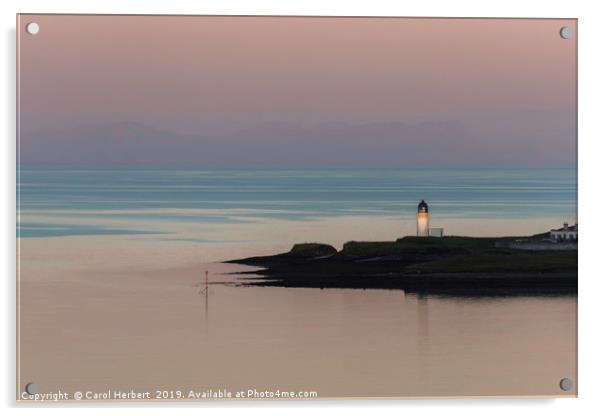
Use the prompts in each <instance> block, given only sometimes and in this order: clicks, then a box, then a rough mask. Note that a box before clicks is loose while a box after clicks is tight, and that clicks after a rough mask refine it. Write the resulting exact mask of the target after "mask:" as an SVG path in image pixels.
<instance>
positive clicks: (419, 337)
mask: <svg viewBox="0 0 602 416" xmlns="http://www.w3.org/2000/svg"><path fill="white" fill-rule="evenodd" d="M19 179H20V187H19V190H20V194H19V196H20V215H19V221H20V227H19V231H20V235H21V237H24V238H22V239H20V240H19V244H18V250H19V280H18V287H19V292H18V293H19V301H18V305H19V307H20V309H19V326H18V328H19V351H18V352H19V361H18V362H19V367H18V371H19V374H18V384H19V386H20V388H23V386H24V385H25V384H26V383H28V382H31V381H32V380H34V381H35V382H36V384H37V385H38V386H40V387H39V388H40V392H51V391H52V392H56V391H58V390H61V391H66V392H69V393H71V394H73V392H75V391H97V392H103V391H106V390H107V389H121V390H123V391H129V390H130V389H134V390H137V391H152V392H155V391H156V390H169V391H185V392H186V394H188V391H189V390H195V391H199V390H207V389H214V390H217V389H223V388H226V389H229V390H230V391H239V390H240V391H245V392H246V391H248V390H249V389H257V390H269V391H275V390H280V391H316V392H317V393H318V394H319V397H322V398H326V397H396V396H429V395H436V396H456V395H470V396H474V395H487V396H493V395H510V396H517V395H536V396H541V395H573V394H575V393H576V387H575V389H574V390H572V391H568V392H563V391H561V390H560V389H559V387H558V383H559V380H560V379H561V378H563V377H569V378H571V379H573V380H574V381H575V386H576V385H577V380H576V376H577V360H576V345H577V336H576V334H577V332H576V328H577V327H576V323H577V322H576V317H577V299H576V297H575V296H545V297H543V296H522V297H507V298H505V297H499V298H498V297H493V298H488V297H481V298H464V297H440V296H430V295H416V294H411V293H404V292H403V291H401V290H353V289H345V290H341V289H325V290H320V289H304V288H301V289H296V288H295V289H291V288H278V287H248V286H241V285H239V283H240V281H241V280H240V275H232V274H230V273H232V272H237V271H241V268H243V266H239V265H234V264H229V263H222V262H221V261H222V260H225V259H233V258H242V257H245V256H250V255H259V254H266V255H269V254H274V253H278V252H282V251H283V250H287V249H289V248H290V247H291V245H292V244H294V243H296V242H304V241H320V242H325V243H330V244H333V245H335V246H337V247H339V248H340V247H341V245H342V244H343V243H344V242H345V241H349V240H352V239H356V240H359V239H364V240H391V239H395V238H398V237H400V236H403V235H409V234H412V233H415V232H416V228H415V212H416V205H417V204H418V202H419V201H420V200H421V199H425V200H426V201H428V203H429V204H430V214H431V224H432V226H434V227H435V226H436V227H444V228H445V232H446V233H447V234H463V235H501V234H506V235H507V234H512V235H517V234H529V233H535V232H541V231H546V230H549V229H550V228H551V227H556V226H560V225H561V222H562V221H573V220H574V215H575V196H576V184H575V172H574V171H573V170H568V169H565V170H563V169H549V170H548V169H546V170H543V169H541V170H526V169H525V170H427V169H424V170H416V169H413V170H402V169H399V170H376V169H371V170H368V169H365V170H315V169H311V170H309V169H307V170H22V171H21V172H20V178H19ZM206 272H207V273H208V274H207V276H208V282H209V283H210V284H209V285H208V287H204V286H203V285H204V282H205V276H206V275H205V273H206Z"/></svg>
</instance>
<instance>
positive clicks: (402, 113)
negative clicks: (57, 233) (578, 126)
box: [19, 15, 577, 152]
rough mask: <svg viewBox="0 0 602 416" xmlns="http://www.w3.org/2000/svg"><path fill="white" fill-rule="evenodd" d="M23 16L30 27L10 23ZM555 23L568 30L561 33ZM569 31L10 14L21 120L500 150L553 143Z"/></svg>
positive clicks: (35, 126)
mask: <svg viewBox="0 0 602 416" xmlns="http://www.w3.org/2000/svg"><path fill="white" fill-rule="evenodd" d="M30 21H35V22H37V23H39V25H40V32H39V34H37V35H35V36H31V35H27V34H25V33H24V31H23V28H24V26H25V25H26V24H27V23H28V22H30ZM562 26H570V27H571V28H572V29H573V33H574V34H575V36H574V37H573V38H572V39H569V40H564V39H562V38H561V37H560V36H559V30H560V28H561V27H562ZM576 29H577V28H576V21H575V20H556V19H548V20H531V19H529V20H527V19H524V20H516V19H427V18H412V19H404V18H324V17H321V18H306V17H281V18H280V17H279V18H277V17H199V16H197V17H194V16H178V17H176V16H83V15H67V16H62V15H22V16H21V17H20V20H19V56H20V58H19V65H20V92H21V95H20V99H21V101H20V102H21V107H20V110H21V112H20V115H21V122H22V124H21V127H22V131H23V132H27V131H38V130H49V129H51V130H62V129H70V128H74V127H79V126H82V125H87V124H94V125H103V124H105V123H107V124H110V123H115V122H120V121H128V122H135V123H140V124H142V125H146V126H149V127H153V128H157V129H162V130H166V131H170V132H174V133H177V134H191V135H223V134H230V133H234V132H238V131H240V130H245V129H249V128H253V127H255V126H261V125H263V124H265V123H274V122H277V123H290V124H291V125H295V126H301V127H305V128H318V130H319V129H320V128H321V127H320V126H322V124H324V123H328V125H329V124H332V123H334V124H337V123H341V124H360V125H361V124H370V123H391V122H401V123H406V124H419V123H423V122H454V123H458V124H460V125H463V126H465V127H466V128H467V129H469V130H471V131H472V132H473V134H474V135H475V136H482V137H483V140H485V141H487V140H491V141H495V140H498V141H499V140H501V139H503V140H506V141H507V143H508V146H510V147H512V145H513V143H522V145H524V141H525V140H530V138H531V137H532V136H533V135H534V134H535V135H536V136H537V137H536V138H534V140H535V141H534V142H533V146H543V145H545V140H544V138H545V137H552V136H553V137H555V138H554V139H553V141H552V143H558V142H559V141H562V140H566V143H567V146H564V147H563V148H562V149H559V152H566V151H567V149H570V148H572V147H574V141H575V139H576V137H575V134H574V129H575V110H576ZM531 113H534V114H537V117H539V118H537V117H536V119H535V120H534V119H530V118H529V117H526V116H525V114H531ZM540 119H541V120H540ZM538 120H539V121H538ZM538 123H539V124H538ZM523 124H524V129H523V128H522V126H523ZM316 126H317V127H316ZM534 132H535V133H534ZM32 140H33V139H32ZM241 140H244V139H241Z"/></svg>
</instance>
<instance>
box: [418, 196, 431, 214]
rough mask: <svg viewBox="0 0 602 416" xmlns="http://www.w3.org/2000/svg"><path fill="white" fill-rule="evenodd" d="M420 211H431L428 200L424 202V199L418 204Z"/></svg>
mask: <svg viewBox="0 0 602 416" xmlns="http://www.w3.org/2000/svg"><path fill="white" fill-rule="evenodd" d="M418 211H421V212H429V206H428V204H427V203H426V202H424V199H423V200H422V201H420V203H419V204H418Z"/></svg>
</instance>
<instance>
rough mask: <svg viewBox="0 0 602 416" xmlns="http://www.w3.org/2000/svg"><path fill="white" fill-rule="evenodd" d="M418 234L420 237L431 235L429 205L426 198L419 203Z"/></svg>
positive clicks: (417, 215)
mask: <svg viewBox="0 0 602 416" xmlns="http://www.w3.org/2000/svg"><path fill="white" fill-rule="evenodd" d="M416 235H417V236H418V237H428V236H429V206H428V204H427V203H426V202H424V199H423V200H422V201H420V203H419V204H418V212H417V213H416Z"/></svg>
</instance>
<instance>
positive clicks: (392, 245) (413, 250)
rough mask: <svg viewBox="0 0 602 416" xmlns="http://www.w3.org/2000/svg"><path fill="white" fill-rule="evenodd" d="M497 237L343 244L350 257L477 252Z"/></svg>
mask: <svg viewBox="0 0 602 416" xmlns="http://www.w3.org/2000/svg"><path fill="white" fill-rule="evenodd" d="M497 240H498V239H495V238H473V237H443V238H438V237H404V238H400V239H399V240H397V241H375V242H371V241H350V242H348V243H345V245H344V246H343V254H345V255H347V256H349V257H372V256H373V257H380V256H388V255H403V254H444V253H462V252H464V253H467V254H468V253H477V252H482V251H485V250H490V249H493V248H494V243H495V241H497Z"/></svg>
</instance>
